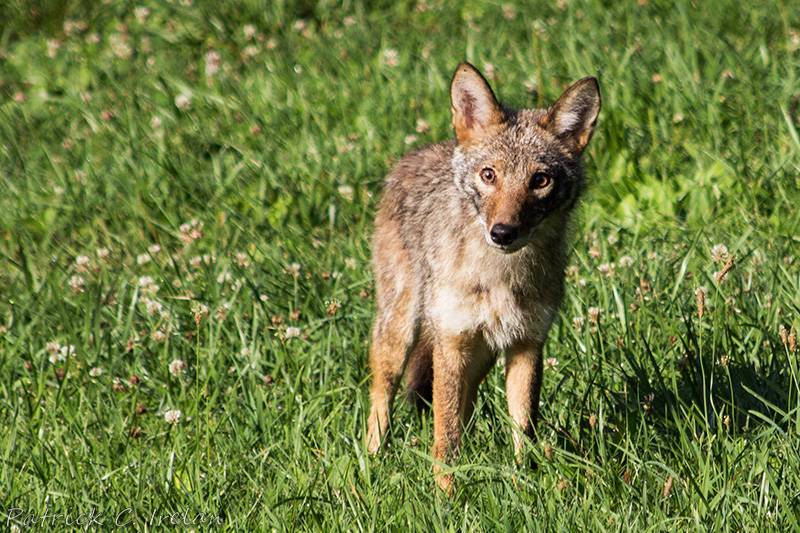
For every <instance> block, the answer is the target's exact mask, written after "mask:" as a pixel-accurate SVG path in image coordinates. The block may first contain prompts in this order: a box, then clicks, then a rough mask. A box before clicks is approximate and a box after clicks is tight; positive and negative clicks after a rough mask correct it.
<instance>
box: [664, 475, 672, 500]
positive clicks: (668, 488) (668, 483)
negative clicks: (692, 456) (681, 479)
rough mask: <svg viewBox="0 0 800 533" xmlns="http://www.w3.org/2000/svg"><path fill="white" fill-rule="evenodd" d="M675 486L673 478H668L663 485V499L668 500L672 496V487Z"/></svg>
mask: <svg viewBox="0 0 800 533" xmlns="http://www.w3.org/2000/svg"><path fill="white" fill-rule="evenodd" d="M674 484H675V478H674V477H672V476H669V477H668V478H667V481H666V482H665V483H664V497H665V498H669V497H670V495H671V494H672V486H673V485H674Z"/></svg>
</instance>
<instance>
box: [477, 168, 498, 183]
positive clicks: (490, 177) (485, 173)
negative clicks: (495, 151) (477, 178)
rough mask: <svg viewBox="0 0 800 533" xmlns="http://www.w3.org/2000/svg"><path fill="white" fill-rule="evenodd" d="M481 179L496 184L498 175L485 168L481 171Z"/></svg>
mask: <svg viewBox="0 0 800 533" xmlns="http://www.w3.org/2000/svg"><path fill="white" fill-rule="evenodd" d="M481 179H482V180H483V181H484V182H485V183H494V180H496V179H497V175H496V174H495V173H494V170H493V169H491V168H484V169H483V170H481Z"/></svg>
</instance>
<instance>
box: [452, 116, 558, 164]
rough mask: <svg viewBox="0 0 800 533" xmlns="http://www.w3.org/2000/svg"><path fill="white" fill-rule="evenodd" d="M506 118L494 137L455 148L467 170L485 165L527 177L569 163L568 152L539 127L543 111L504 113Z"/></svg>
mask: <svg viewBox="0 0 800 533" xmlns="http://www.w3.org/2000/svg"><path fill="white" fill-rule="evenodd" d="M507 113H508V114H507V119H506V122H505V124H503V126H502V128H501V129H500V130H499V131H497V133H496V134H495V135H492V136H489V137H487V138H484V139H482V141H481V142H478V143H475V144H473V145H470V146H459V147H458V149H457V151H458V152H460V154H459V155H460V158H461V160H462V161H464V162H465V163H466V165H467V166H468V167H470V168H471V170H473V171H475V170H478V167H481V166H483V165H486V164H492V165H496V166H498V167H501V168H499V169H498V170H502V171H504V172H505V173H508V174H509V175H510V174H515V173H522V174H528V175H529V174H531V173H533V172H536V171H539V170H547V169H551V168H563V167H564V166H569V165H570V163H572V162H573V161H572V158H571V157H570V154H569V152H568V151H567V150H566V149H565V147H564V146H563V145H561V144H560V143H559V142H558V140H557V139H555V138H554V137H553V135H551V134H550V133H549V132H548V131H546V130H545V129H543V128H542V127H540V125H539V120H540V119H541V118H542V117H543V116H544V114H545V112H544V111H539V110H521V111H507Z"/></svg>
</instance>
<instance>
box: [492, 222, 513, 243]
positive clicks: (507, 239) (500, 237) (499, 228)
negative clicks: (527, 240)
mask: <svg viewBox="0 0 800 533" xmlns="http://www.w3.org/2000/svg"><path fill="white" fill-rule="evenodd" d="M517 232H518V228H517V227H516V226H509V225H507V224H495V225H494V226H492V229H490V230H489V235H490V236H491V237H492V240H493V241H494V242H495V243H497V244H499V245H501V246H508V245H509V244H511V243H512V242H514V241H515V240H516V239H517Z"/></svg>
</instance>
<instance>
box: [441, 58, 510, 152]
mask: <svg viewBox="0 0 800 533" xmlns="http://www.w3.org/2000/svg"><path fill="white" fill-rule="evenodd" d="M450 103H451V106H452V109H453V127H454V128H455V130H456V138H457V139H458V143H459V144H469V143H472V142H475V141H477V140H480V139H481V138H482V137H484V136H485V135H487V134H491V133H494V132H496V131H497V130H498V129H499V128H500V126H501V125H502V124H503V121H505V113H504V112H503V108H502V107H501V106H500V104H499V103H498V102H497V98H495V96H494V93H493V92H492V88H491V87H489V84H488V83H487V82H486V80H485V79H484V77H483V76H481V73H480V72H478V70H477V69H476V68H475V67H473V66H472V65H470V64H469V63H466V62H462V63H461V64H459V65H458V68H457V69H456V73H455V74H454V75H453V81H452V82H450Z"/></svg>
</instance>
